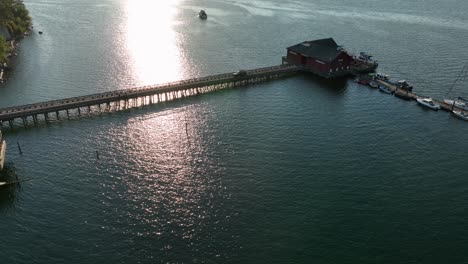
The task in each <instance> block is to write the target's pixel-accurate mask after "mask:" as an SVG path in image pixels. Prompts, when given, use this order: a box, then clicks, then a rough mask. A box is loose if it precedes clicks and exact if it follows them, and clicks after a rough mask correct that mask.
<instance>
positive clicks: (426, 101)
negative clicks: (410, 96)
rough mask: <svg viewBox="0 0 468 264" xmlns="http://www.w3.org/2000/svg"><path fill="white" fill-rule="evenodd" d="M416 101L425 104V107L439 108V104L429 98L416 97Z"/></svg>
mask: <svg viewBox="0 0 468 264" xmlns="http://www.w3.org/2000/svg"><path fill="white" fill-rule="evenodd" d="M416 101H418V103H419V104H420V105H422V106H425V107H427V108H430V109H432V110H436V111H437V110H439V109H440V105H438V104H436V103H434V101H432V99H431V98H417V99H416Z"/></svg>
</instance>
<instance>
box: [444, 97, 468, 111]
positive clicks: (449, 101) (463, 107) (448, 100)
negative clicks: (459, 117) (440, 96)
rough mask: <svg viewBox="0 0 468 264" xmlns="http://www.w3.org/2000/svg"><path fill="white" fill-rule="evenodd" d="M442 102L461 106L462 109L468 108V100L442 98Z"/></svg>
mask: <svg viewBox="0 0 468 264" xmlns="http://www.w3.org/2000/svg"><path fill="white" fill-rule="evenodd" d="M444 103H446V104H448V105H450V106H452V105H453V106H455V107H458V108H462V109H463V110H468V102H465V101H462V100H450V99H444ZM454 103H455V104H454Z"/></svg>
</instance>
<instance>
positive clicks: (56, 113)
mask: <svg viewBox="0 0 468 264" xmlns="http://www.w3.org/2000/svg"><path fill="white" fill-rule="evenodd" d="M55 116H57V120H59V119H60V118H59V111H55Z"/></svg>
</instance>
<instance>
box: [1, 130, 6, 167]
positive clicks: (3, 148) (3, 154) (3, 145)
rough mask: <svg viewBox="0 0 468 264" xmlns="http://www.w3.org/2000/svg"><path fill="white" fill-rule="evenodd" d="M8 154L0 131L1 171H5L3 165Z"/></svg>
mask: <svg viewBox="0 0 468 264" xmlns="http://www.w3.org/2000/svg"><path fill="white" fill-rule="evenodd" d="M5 153H6V142H5V140H3V137H2V132H1V131H0V171H2V170H3V164H4V163H5Z"/></svg>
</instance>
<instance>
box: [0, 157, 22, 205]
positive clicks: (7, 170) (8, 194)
mask: <svg viewBox="0 0 468 264" xmlns="http://www.w3.org/2000/svg"><path fill="white" fill-rule="evenodd" d="M18 180H20V179H19V178H18V175H17V174H16V172H15V168H14V167H13V166H12V165H11V164H6V165H5V167H4V168H3V170H2V171H1V172H0V182H6V183H12V182H14V184H8V185H4V186H0V212H5V211H8V210H10V209H12V208H13V207H14V205H15V203H16V201H17V200H18V193H19V192H20V191H21V183H20V182H18Z"/></svg>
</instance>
